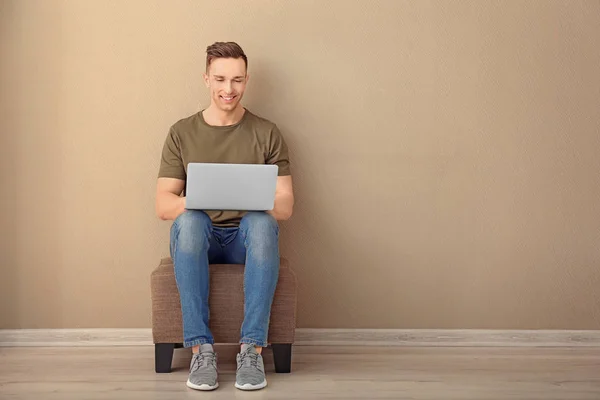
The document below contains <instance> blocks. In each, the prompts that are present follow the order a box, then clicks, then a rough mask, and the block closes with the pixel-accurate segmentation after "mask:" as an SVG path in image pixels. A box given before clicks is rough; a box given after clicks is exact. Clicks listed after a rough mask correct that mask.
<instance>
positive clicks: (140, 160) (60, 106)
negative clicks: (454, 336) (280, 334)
mask: <svg viewBox="0 0 600 400" xmlns="http://www.w3.org/2000/svg"><path fill="white" fill-rule="evenodd" d="M0 18H1V19H0V21H1V43H2V48H1V71H2V73H1V79H2V80H1V96H2V97H1V102H2V104H1V115H0V129H1V143H0V145H1V148H2V157H0V160H1V161H0V162H1V163H2V165H1V168H0V171H1V176H2V197H1V198H2V200H1V203H0V207H1V212H2V215H1V219H2V228H1V234H2V240H1V241H0V243H1V244H0V246H1V249H0V250H1V257H2V258H1V268H2V272H1V275H0V304H1V311H0V313H1V318H0V328H59V327H64V328H84V327H116V328H118V327H148V326H150V301H149V275H150V272H151V270H152V269H153V268H154V267H155V266H156V265H157V262H158V260H159V258H160V257H161V256H165V255H167V254H168V233H169V227H170V223H167V222H161V221H159V220H158V219H157V218H156V217H155V216H154V185H155V177H156V172H157V168H158V161H159V153H160V149H161V147H162V143H163V140H164V138H165V135H166V133H167V130H168V127H169V126H170V124H172V123H173V122H175V121H176V120H177V119H179V118H182V117H184V116H187V115H190V114H192V113H194V112H196V111H197V110H198V108H199V107H201V106H206V105H207V104H208V103H207V102H208V98H207V94H206V92H205V90H204V89H203V87H202V84H201V81H200V78H201V76H200V73H201V71H202V68H203V65H204V49H205V48H206V46H207V45H208V44H210V43H212V42H214V41H217V40H235V41H238V42H239V43H240V44H241V45H242V46H243V47H244V49H245V50H246V52H247V54H248V55H249V57H250V73H251V75H252V77H251V81H250V85H249V89H248V92H247V97H246V103H245V104H246V106H247V107H248V108H250V109H251V110H253V111H254V112H256V113H258V114H260V115H262V116H264V117H266V118H269V119H271V120H273V121H275V122H277V123H278V124H279V126H280V127H281V129H282V131H283V133H284V135H285V136H286V138H287V140H288V143H289V146H290V148H291V151H292V157H293V159H292V160H293V166H294V173H295V184H296V195H297V208H296V212H295V215H294V217H293V219H292V220H291V221H288V222H286V223H284V224H282V240H283V242H282V252H283V255H285V256H286V257H288V258H289V259H290V260H291V262H292V263H293V267H294V268H295V270H296V272H297V275H298V279H299V287H300V297H299V321H298V326H299V327H332V328H334V327H337V328H500V329H502V328H508V329H513V328H515V329H519V328H531V329H535V328H568V329H600V286H599V285H600V268H599V267H600V209H599V208H598V199H600V173H599V171H600V113H599V105H600V74H599V73H598V65H600V2H598V1H564V2H556V1H539V2H533V1H505V2H491V1H471V2H466V1H465V2H458V1H455V2H446V1H440V2H421V1H413V2H402V1H357V0H349V1H346V0H340V1H272V0H264V1H244V2H242V1H210V2H208V1H204V2H200V1H173V2H164V1H152V2H149V1H145V0H144V1H141V0H140V1H110V2H107V1H68V2H67V1H42V0H39V1H23V0H19V1H16V0H15V1H2V2H0Z"/></svg>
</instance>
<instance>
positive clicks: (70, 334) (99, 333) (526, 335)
mask: <svg viewBox="0 0 600 400" xmlns="http://www.w3.org/2000/svg"><path fill="white" fill-rule="evenodd" d="M357 343H359V344H361V345H363V346H428V347H434V346H447V347H586V346H587V347H600V331H598V330H486V329H482V330H479V329H306V328H299V329H296V340H295V342H294V344H295V345H297V346H346V345H356V344H357ZM152 344H153V342H152V331H151V330H150V329H0V347H18V346H28V347H33V346H49V347H57V346H97V347H100V346H150V345H152Z"/></svg>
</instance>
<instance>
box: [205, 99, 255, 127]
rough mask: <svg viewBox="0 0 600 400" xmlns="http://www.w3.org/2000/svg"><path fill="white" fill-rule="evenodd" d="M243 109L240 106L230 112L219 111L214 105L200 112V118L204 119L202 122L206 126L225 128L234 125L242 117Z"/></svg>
mask: <svg viewBox="0 0 600 400" xmlns="http://www.w3.org/2000/svg"><path fill="white" fill-rule="evenodd" d="M245 111H246V110H245V109H244V107H242V105H241V104H238V106H237V107H236V108H235V110H232V111H223V110H219V109H218V108H217V107H215V106H214V105H212V104H211V105H210V106H209V107H208V108H207V109H206V110H204V111H203V112H202V116H203V117H204V121H206V123H207V124H208V125H213V126H227V125H235V124H237V123H238V122H240V120H241V119H242V117H243V116H244V113H245Z"/></svg>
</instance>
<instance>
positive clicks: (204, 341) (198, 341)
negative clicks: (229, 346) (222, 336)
mask: <svg viewBox="0 0 600 400" xmlns="http://www.w3.org/2000/svg"><path fill="white" fill-rule="evenodd" d="M207 343H208V344H214V343H215V341H214V339H206V338H202V339H194V340H186V341H184V342H183V345H184V346H185V347H193V346H197V345H200V344H207Z"/></svg>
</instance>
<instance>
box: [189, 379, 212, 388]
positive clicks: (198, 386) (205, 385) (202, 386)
mask: <svg viewBox="0 0 600 400" xmlns="http://www.w3.org/2000/svg"><path fill="white" fill-rule="evenodd" d="M186 386H187V387H189V388H190V389H194V390H215V389H216V388H218V387H219V382H217V383H216V384H215V385H214V386H210V385H207V384H206V383H203V384H202V385H196V384H194V383H192V382H190V381H189V379H188V381H187V382H186Z"/></svg>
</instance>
